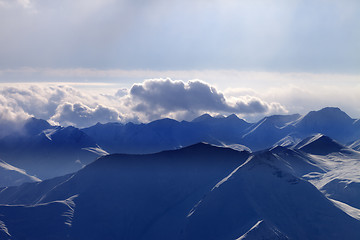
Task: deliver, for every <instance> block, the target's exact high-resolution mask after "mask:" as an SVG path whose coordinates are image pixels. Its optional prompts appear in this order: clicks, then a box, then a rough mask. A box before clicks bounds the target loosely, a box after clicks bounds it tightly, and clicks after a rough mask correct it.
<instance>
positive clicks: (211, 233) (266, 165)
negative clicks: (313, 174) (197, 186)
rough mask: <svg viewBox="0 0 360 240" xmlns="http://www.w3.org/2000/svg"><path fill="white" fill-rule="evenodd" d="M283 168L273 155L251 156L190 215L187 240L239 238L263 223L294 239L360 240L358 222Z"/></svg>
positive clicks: (267, 153)
mask: <svg viewBox="0 0 360 240" xmlns="http://www.w3.org/2000/svg"><path fill="white" fill-rule="evenodd" d="M279 166H281V162H279V160H278V158H277V157H276V156H275V155H273V154H271V153H269V152H265V153H260V154H257V155H255V156H254V157H251V158H250V159H249V160H248V161H247V162H246V163H245V164H243V165H241V166H240V167H239V168H237V169H236V170H235V171H234V172H233V173H232V174H230V175H229V176H228V177H226V178H224V179H223V180H222V181H221V182H219V183H218V184H217V185H216V186H215V187H214V188H213V190H212V191H211V193H209V194H207V195H206V196H205V197H204V198H203V199H202V200H201V201H200V202H199V203H198V204H197V205H196V207H195V208H194V209H193V210H192V211H191V212H190V213H189V216H188V224H187V228H186V229H185V237H184V239H224V240H226V239H236V238H238V237H239V236H244V234H246V233H247V232H248V231H249V229H251V228H252V227H253V226H254V225H255V224H256V223H257V222H258V221H259V219H264V220H265V221H266V222H267V223H268V224H270V225H271V226H274V227H276V229H277V230H278V231H279V232H280V233H281V235H282V236H287V237H288V238H290V239H302V240H304V239H359V238H360V228H359V227H360V225H359V224H360V222H359V221H358V220H356V219H354V218H352V217H350V216H349V215H347V214H345V213H344V212H343V211H342V210H340V209H339V208H338V207H336V206H335V205H334V204H333V203H332V202H331V201H330V200H328V199H327V198H326V197H325V196H323V195H322V194H321V193H320V192H319V191H318V190H317V189H316V188H315V187H314V186H313V185H311V184H310V183H308V182H307V181H304V180H302V179H300V178H297V177H295V176H294V175H292V174H290V173H288V172H286V171H284V170H282V169H280V168H279ZM285 168H286V167H284V168H283V169H285ZM204 229H206V231H204ZM267 230H269V229H267ZM255 239H256V238H255Z"/></svg>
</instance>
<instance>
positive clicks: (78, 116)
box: [50, 103, 121, 127]
mask: <svg viewBox="0 0 360 240" xmlns="http://www.w3.org/2000/svg"><path fill="white" fill-rule="evenodd" d="M50 120H51V121H54V122H58V123H61V125H65V126H69V125H72V126H74V125H75V126H77V127H87V126H91V125H94V124H96V123H97V122H101V123H107V122H118V121H121V118H120V116H119V113H118V112H117V111H116V110H115V109H112V108H109V107H105V106H103V105H97V106H96V107H95V108H90V107H88V106H86V105H84V104H82V103H74V104H72V103H63V104H61V105H60V106H59V107H58V108H57V109H56V113H55V115H54V116H52V117H51V119H50Z"/></svg>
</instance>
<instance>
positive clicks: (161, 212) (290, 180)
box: [0, 142, 360, 240]
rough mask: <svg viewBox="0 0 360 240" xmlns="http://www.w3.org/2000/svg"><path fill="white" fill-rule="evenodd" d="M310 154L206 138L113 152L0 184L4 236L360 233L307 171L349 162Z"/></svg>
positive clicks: (323, 171) (321, 172)
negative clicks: (63, 171) (153, 149)
mask: <svg viewBox="0 0 360 240" xmlns="http://www.w3.org/2000/svg"><path fill="white" fill-rule="evenodd" d="M328 143H329V142H328ZM330 143H331V142H330ZM353 152H354V153H356V152H355V151H353ZM344 154H348V153H344ZM344 154H340V155H339V156H341V157H344V156H345V155H344ZM312 156H313V155H308V154H306V153H304V152H303V151H301V150H296V149H289V148H286V147H281V146H277V147H274V148H272V149H270V150H264V151H260V152H257V153H254V154H252V155H251V156H250V154H249V153H247V152H238V151H234V150H232V149H228V148H220V147H214V146H212V145H209V144H204V143H199V144H195V145H192V146H189V147H186V148H182V149H178V150H173V151H164V152H160V153H155V154H147V155H127V154H112V155H107V156H104V157H101V158H99V159H98V160H96V161H95V162H93V163H91V164H89V165H87V166H86V167H85V168H83V169H81V170H80V171H78V172H77V173H75V174H71V175H68V176H64V177H59V178H55V179H50V180H46V181H43V182H40V183H36V184H33V183H27V184H23V185H21V186H19V187H8V188H3V189H0V203H1V204H6V206H4V205H2V206H0V213H1V215H0V221H1V222H0V224H1V228H0V232H1V234H2V235H0V236H2V237H3V238H5V239H6V238H9V235H11V236H12V238H11V239H24V237H25V236H26V239H38V240H39V239H40V240H41V239H57V238H58V239H157V240H161V239H190V240H191V239H224V240H227V239H295V240H296V239H330V240H331V239H349V240H352V239H359V237H360V222H359V221H358V220H356V219H355V218H352V217H350V216H349V215H348V214H346V213H345V212H344V211H342V210H341V209H339V208H338V207H337V206H335V205H334V204H333V202H332V201H330V200H329V199H327V198H326V197H325V196H324V195H323V194H322V193H321V192H320V191H319V190H318V189H317V188H315V187H314V186H313V185H312V184H310V183H309V182H307V181H306V180H305V179H307V178H309V177H306V176H310V175H311V174H314V173H316V174H317V175H318V176H322V177H319V178H318V179H315V178H314V179H313V180H314V181H318V183H321V181H323V179H324V178H326V177H327V176H334V175H335V174H336V172H331V171H332V169H333V170H334V171H339V169H340V167H341V166H342V165H344V163H345V162H346V161H345V160H344V162H341V163H339V165H336V166H335V165H334V163H337V162H339V161H340V160H339V159H338V160H335V159H333V156H332V158H328V156H320V155H319V156H318V157H316V158H313V157H312ZM320 157H323V158H324V159H320ZM349 157H350V155H349ZM353 157H354V156H353ZM330 166H333V168H331V167H330ZM341 175H344V174H343V173H341ZM315 185H316V184H315ZM14 205H16V206H14ZM7 233H8V234H7Z"/></svg>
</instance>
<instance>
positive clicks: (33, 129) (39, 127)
mask: <svg viewBox="0 0 360 240" xmlns="http://www.w3.org/2000/svg"><path fill="white" fill-rule="evenodd" d="M49 128H53V126H51V125H50V124H49V123H48V122H47V121H45V120H43V119H37V118H34V117H32V118H29V119H28V120H27V121H26V123H25V125H24V130H25V131H26V133H27V134H29V135H36V134H39V133H41V132H42V131H44V130H46V129H49Z"/></svg>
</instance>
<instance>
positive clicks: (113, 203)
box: [0, 144, 249, 239]
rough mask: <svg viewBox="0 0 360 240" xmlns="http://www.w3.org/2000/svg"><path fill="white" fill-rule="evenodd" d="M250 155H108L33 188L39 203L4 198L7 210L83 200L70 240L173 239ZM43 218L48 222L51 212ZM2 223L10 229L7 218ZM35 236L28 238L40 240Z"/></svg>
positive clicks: (210, 150)
mask: <svg viewBox="0 0 360 240" xmlns="http://www.w3.org/2000/svg"><path fill="white" fill-rule="evenodd" d="M248 156H249V153H247V152H238V151H234V150H232V149H226V148H218V147H213V146H211V145H208V144H196V145H193V146H190V147H187V148H184V149H180V150H176V151H167V152H161V153H157V154H150V155H124V154H115V155H109V156H106V157H103V158H101V159H99V160H97V161H96V162H94V163H93V164H90V165H89V166H87V167H85V168H84V169H83V170H81V171H79V172H78V173H76V174H74V175H72V176H70V177H68V178H66V179H61V180H60V181H59V179H57V180H56V181H57V184H53V183H51V181H52V180H48V181H44V182H42V183H40V184H37V185H36V186H35V185H31V184H30V185H31V186H30V187H29V188H32V192H33V193H34V195H36V197H34V198H32V196H29V195H31V193H30V192H27V193H26V194H23V193H22V192H21V191H17V190H16V188H7V189H4V190H3V191H2V192H1V193H0V195H1V196H0V198H1V199H3V200H4V201H3V202H2V203H6V204H7V205H9V204H13V203H14V202H16V204H18V205H19V204H25V203H26V204H27V205H34V204H35V205H36V204H39V203H48V202H53V201H56V200H63V199H68V198H69V197H71V196H74V195H78V197H77V198H76V199H75V200H74V202H75V203H76V208H75V209H74V211H75V214H74V217H73V218H72V226H71V227H69V228H70V229H69V234H70V235H69V236H70V237H69V239H171V238H173V237H174V236H178V235H179V234H180V232H181V229H182V226H183V225H184V222H185V221H186V214H187V212H188V211H190V210H191V208H192V207H193V206H194V205H195V204H196V202H197V201H198V199H200V198H201V197H202V196H203V195H204V194H206V193H207V192H209V191H210V189H211V188H212V187H213V186H214V185H215V184H216V183H217V182H218V181H220V180H221V179H222V178H223V177H224V176H226V175H227V174H229V172H231V171H232V170H233V169H234V168H236V167H237V166H238V165H240V164H242V163H243V162H244V161H245V160H246V159H247V158H248ZM54 185H55V186H54ZM44 188H45V189H44ZM29 199H30V200H29ZM10 208H11V207H10ZM19 214H21V213H19ZM19 214H17V215H16V214H15V215H16V216H19ZM38 214H40V215H41V214H44V216H43V218H44V219H47V218H48V217H49V216H48V215H49V214H52V213H51V212H39V213H38ZM0 220H1V221H3V222H4V223H5V224H6V225H8V224H7V222H6V216H5V217H0ZM27 221H32V219H31V216H29V217H28V218H27ZM43 224H45V225H46V224H47V223H46V222H44V223H43ZM8 230H9V232H10V233H12V235H13V236H19V235H16V234H17V231H12V229H11V227H10V226H8ZM23 231H25V229H24V230H23ZM31 234H32V232H31V231H29V232H28V236H29V238H28V239H41V238H31ZM14 239H19V237H18V238H16V237H15V238H14ZM42 239H48V238H47V236H44V237H43V238H42Z"/></svg>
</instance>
